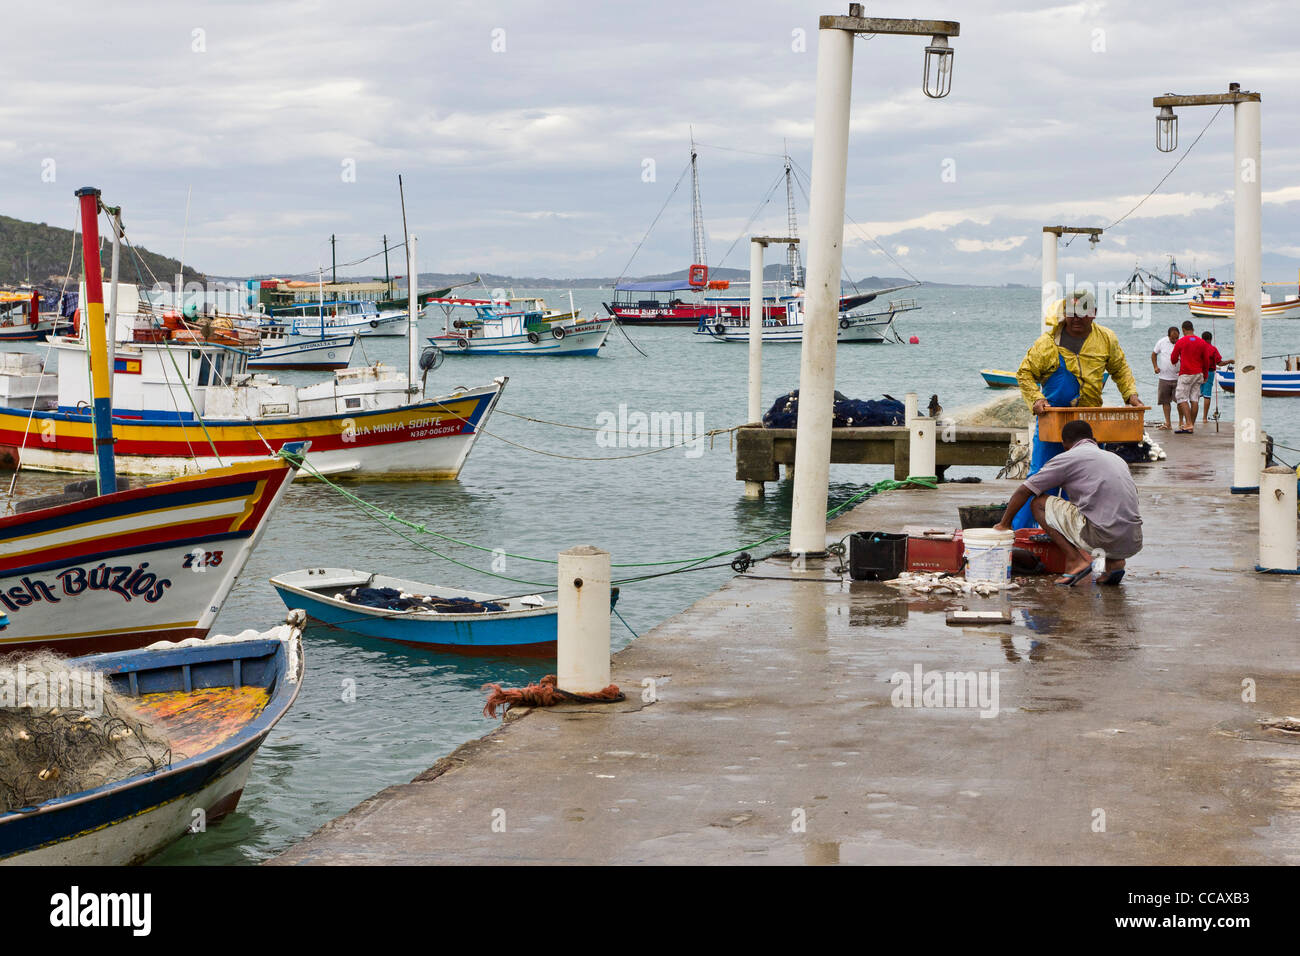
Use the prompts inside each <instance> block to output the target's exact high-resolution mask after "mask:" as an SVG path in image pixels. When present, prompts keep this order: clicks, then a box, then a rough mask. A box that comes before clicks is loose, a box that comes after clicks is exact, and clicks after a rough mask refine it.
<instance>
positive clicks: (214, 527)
mask: <svg viewBox="0 0 1300 956" xmlns="http://www.w3.org/2000/svg"><path fill="white" fill-rule="evenodd" d="M292 477H293V470H292V469H291V467H290V466H289V465H288V463H287V462H284V461H280V460H273V459H267V458H266V457H265V456H263V460H262V461H261V463H253V464H240V465H235V466H232V467H229V468H224V469H219V470H218V471H216V472H212V473H208V474H203V475H196V476H192V477H185V478H180V479H176V480H174V481H171V482H167V483H165V484H161V485H150V486H145V487H142V488H134V489H130V490H128V491H119V492H115V493H113V494H108V495H101V496H98V497H90V498H85V499H82V500H79V501H72V502H69V503H66V504H61V505H56V506H53V507H48V508H41V509H39V510H35V511H28V512H22V513H19V514H16V515H10V516H7V517H5V518H3V519H0V611H3V612H4V613H5V614H6V615H7V617H8V624H7V625H4V626H2V627H0V651H4V650H10V649H13V648H17V647H22V648H23V649H24V650H29V649H32V648H34V647H42V648H47V649H50V650H56V651H58V652H59V653H63V654H79V653H89V652H98V651H108V650H119V649H124V648H132V647H140V646H142V645H144V644H151V643H153V642H155V641H160V640H173V641H174V640H183V639H186V638H190V637H200V638H201V637H204V636H206V635H207V633H208V631H209V630H210V628H211V627H212V624H213V621H214V620H215V619H216V616H217V612H218V610H219V609H220V607H221V604H222V602H223V601H225V599H226V596H227V595H228V594H229V593H230V589H231V588H232V587H233V586H234V584H235V579H236V578H237V577H238V576H239V573H240V571H242V570H243V568H244V564H245V562H246V561H247V560H248V556H249V554H250V553H251V552H252V550H253V548H254V547H255V546H256V544H257V542H258V541H259V540H260V539H261V536H262V534H263V532H264V531H265V529H266V525H267V523H268V519H269V516H270V513H271V511H272V510H273V509H274V508H275V507H276V506H277V505H278V504H279V502H280V500H281V498H282V497H283V495H284V493H285V492H286V491H287V490H288V487H289V484H290V482H291V480H292Z"/></svg>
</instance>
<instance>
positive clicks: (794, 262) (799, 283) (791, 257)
mask: <svg viewBox="0 0 1300 956" xmlns="http://www.w3.org/2000/svg"><path fill="white" fill-rule="evenodd" d="M785 218H786V230H787V232H786V235H787V236H789V237H790V238H792V239H794V238H796V237H798V235H799V223H798V221H797V220H796V219H795V214H794V174H793V172H792V171H791V169H790V150H789V148H787V149H786V151H785ZM785 262H786V267H787V268H788V269H789V270H790V284H791V285H792V286H796V287H798V288H802V287H803V262H802V261H801V260H800V258H799V246H798V245H797V244H796V243H793V242H792V243H790V245H789V246H787V247H786V252H785Z"/></svg>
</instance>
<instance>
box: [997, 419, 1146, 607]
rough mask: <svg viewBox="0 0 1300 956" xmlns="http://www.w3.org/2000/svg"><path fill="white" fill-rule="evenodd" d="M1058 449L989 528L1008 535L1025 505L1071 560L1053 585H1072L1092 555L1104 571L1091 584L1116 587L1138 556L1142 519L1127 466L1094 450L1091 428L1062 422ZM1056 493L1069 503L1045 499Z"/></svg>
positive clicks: (1081, 423) (1085, 570)
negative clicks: (1102, 560)
mask: <svg viewBox="0 0 1300 956" xmlns="http://www.w3.org/2000/svg"><path fill="white" fill-rule="evenodd" d="M1061 444H1063V445H1064V446H1065V451H1064V452H1063V453H1061V454H1060V455H1057V456H1056V457H1055V458H1053V459H1052V460H1051V461H1049V462H1047V464H1045V465H1043V467H1042V469H1041V470H1039V471H1038V473H1037V474H1035V475H1033V476H1032V477H1030V478H1029V480H1027V481H1026V482H1025V483H1024V484H1022V485H1021V486H1020V487H1019V488H1017V489H1016V491H1015V494H1013V495H1012V496H1011V501H1010V502H1009V503H1008V504H1007V510H1006V513H1005V514H1003V515H1002V520H1001V521H999V522H998V523H997V524H996V525H994V528H995V529H996V530H998V531H1010V530H1011V521H1012V519H1013V518H1014V517H1015V516H1016V513H1017V512H1018V511H1019V510H1020V509H1021V508H1022V507H1024V504H1025V502H1026V501H1028V502H1029V506H1030V508H1031V509H1032V511H1033V514H1034V518H1035V519H1036V520H1037V521H1038V523H1039V525H1040V526H1042V528H1043V529H1044V530H1045V531H1046V532H1047V533H1048V534H1049V535H1051V537H1052V541H1053V542H1055V543H1056V546H1057V547H1058V548H1060V549H1061V550H1062V551H1064V552H1065V554H1066V555H1068V556H1069V557H1070V558H1071V560H1068V561H1067V562H1066V573H1065V575H1064V576H1063V577H1061V578H1058V579H1057V582H1056V583H1057V584H1059V585H1062V586H1065V587H1073V586H1074V585H1075V584H1078V583H1079V581H1081V580H1082V579H1083V578H1084V577H1086V576H1087V575H1088V572H1089V571H1091V570H1092V561H1093V556H1094V555H1095V554H1097V553H1100V554H1102V555H1104V556H1105V559H1106V570H1105V572H1104V573H1103V574H1102V575H1101V577H1099V578H1097V583H1098V584H1119V582H1120V580H1121V579H1123V577H1124V561H1125V559H1126V558H1131V557H1133V555H1135V554H1137V553H1138V552H1139V551H1141V550H1142V517H1141V515H1139V514H1138V496H1137V486H1136V485H1135V484H1134V483H1133V476H1132V475H1130V474H1129V470H1128V463H1127V462H1125V461H1124V459H1122V458H1120V457H1119V455H1116V454H1114V453H1113V452H1109V451H1104V450H1102V449H1101V448H1099V447H1098V446H1097V442H1096V441H1094V440H1093V437H1092V426H1090V425H1089V424H1088V423H1087V422H1084V421H1078V420H1075V421H1069V422H1066V423H1065V426H1064V427H1063V428H1062V429H1061ZM1056 487H1060V489H1061V490H1062V491H1064V492H1065V493H1066V494H1067V495H1069V497H1070V500H1069V501H1066V500H1065V499H1064V498H1057V497H1055V496H1054V495H1048V494H1045V492H1046V491H1047V490H1048V489H1049V488H1056Z"/></svg>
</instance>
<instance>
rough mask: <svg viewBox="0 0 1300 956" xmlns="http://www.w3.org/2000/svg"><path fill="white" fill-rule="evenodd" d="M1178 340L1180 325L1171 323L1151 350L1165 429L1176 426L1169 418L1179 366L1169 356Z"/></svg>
mask: <svg viewBox="0 0 1300 956" xmlns="http://www.w3.org/2000/svg"><path fill="white" fill-rule="evenodd" d="M1177 341H1178V326H1176V325H1171V326H1169V331H1168V332H1166V333H1165V336H1164V338H1162V339H1161V340H1160V341H1159V342H1157V343H1156V347H1155V348H1153V349H1152V350H1151V367H1152V368H1153V369H1155V373H1156V382H1157V386H1156V387H1157V392H1156V401H1157V402H1158V403H1159V404H1160V410H1161V411H1163V412H1164V413H1165V423H1164V424H1163V425H1161V426H1160V427H1161V428H1162V429H1164V430H1165V431H1169V430H1170V429H1172V428H1173V427H1174V426H1173V424H1172V423H1171V422H1170V419H1169V406H1170V405H1171V404H1173V401H1174V389H1175V388H1176V387H1177V385H1178V366H1177V365H1175V364H1174V363H1173V362H1171V361H1170V360H1169V356H1170V355H1171V354H1172V353H1173V351H1174V344H1175V343H1176V342H1177Z"/></svg>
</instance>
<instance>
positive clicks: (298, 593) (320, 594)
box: [271, 568, 612, 657]
mask: <svg viewBox="0 0 1300 956" xmlns="http://www.w3.org/2000/svg"><path fill="white" fill-rule="evenodd" d="M271 586H272V587H274V588H275V589H276V591H277V592H279V594H280V597H281V599H282V600H283V601H284V603H285V605H286V606H287V607H290V608H301V609H302V610H304V611H306V612H307V616H308V618H310V619H311V620H314V621H317V622H319V623H321V624H325V625H329V626H331V627H335V628H338V629H340V630H342V631H350V632H352V633H354V634H362V635H365V636H366V637H374V638H379V639H380V640H384V641H392V642H395V643H397V644H403V645H405V646H407V647H419V648H426V649H428V650H436V651H447V652H453V653H459V654H490V655H519V656H527V657H554V656H555V641H556V627H557V624H556V618H557V611H558V605H557V603H556V602H555V601H548V600H545V599H544V598H542V597H541V596H540V595H536V594H534V595H524V596H518V597H508V598H507V597H501V596H499V595H492V594H485V593H482V592H479V591H465V590H462V589H460V588H450V587H442V586H441V585H437V586H435V585H432V584H421V583H420V582H418V581H409V580H406V579H404V578H394V577H389V576H388V575H384V574H373V573H371V572H369V571H354V570H349V569H346V568H307V569H304V570H302V571H290V572H289V573H287V574H281V575H277V576H276V577H273V578H271ZM363 589H364V593H363ZM384 589H389V590H390V591H391V592H393V594H392V600H388V601H384V600H383V599H382V598H380V597H378V595H379V594H380V593H382V592H383V590H384ZM434 596H436V600H432V601H431V600H421V599H422V598H431V597H434ZM377 598H378V600H379V602H380V603H386V604H387V605H388V606H371V605H368V604H361V603H357V601H359V600H367V599H377ZM611 603H612V602H611Z"/></svg>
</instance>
